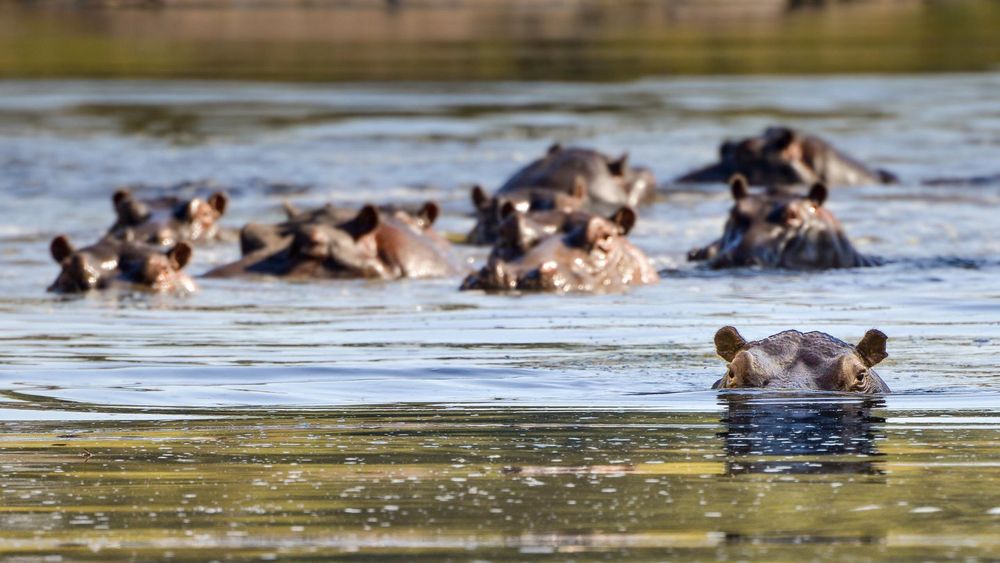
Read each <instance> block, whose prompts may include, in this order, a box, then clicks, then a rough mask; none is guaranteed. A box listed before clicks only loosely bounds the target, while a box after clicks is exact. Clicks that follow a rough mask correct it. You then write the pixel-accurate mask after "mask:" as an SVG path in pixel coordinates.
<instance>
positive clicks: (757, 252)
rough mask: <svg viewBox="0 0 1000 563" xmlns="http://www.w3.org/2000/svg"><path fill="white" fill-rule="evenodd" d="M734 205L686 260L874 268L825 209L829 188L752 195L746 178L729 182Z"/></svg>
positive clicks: (727, 264)
mask: <svg viewBox="0 0 1000 563" xmlns="http://www.w3.org/2000/svg"><path fill="white" fill-rule="evenodd" d="M730 188H731V190H732V194H733V200H734V202H733V207H732V209H731V210H730V213H729V218H728V219H727V220H726V226H725V228H724V230H723V233H722V238H720V239H718V240H716V241H715V242H713V243H712V244H710V245H708V246H706V247H704V248H700V249H695V250H692V251H691V252H689V253H688V260H691V261H706V263H707V264H708V266H709V267H711V268H732V267H741V266H758V267H763V268H787V269H791V270H824V269H830V268H856V267H865V266H877V265H879V264H880V263H881V261H880V260H879V259H878V258H875V257H870V256H865V255H863V254H861V253H859V252H858V251H857V250H855V249H854V245H852V244H851V241H850V240H848V238H847V235H846V234H845V233H844V229H843V227H841V225H840V222H839V221H837V218H836V217H834V215H833V213H831V212H830V211H829V210H828V209H826V208H825V207H823V202H825V201H826V198H827V194H828V190H827V188H826V186H825V185H824V184H814V185H813V186H812V188H811V189H810V190H809V193H808V194H807V195H805V196H801V195H796V194H794V193H791V192H787V191H771V190H769V191H765V192H762V193H756V194H751V193H750V191H749V188H748V186H747V181H746V178H744V177H743V176H740V175H737V176H734V177H733V179H732V180H731V181H730Z"/></svg>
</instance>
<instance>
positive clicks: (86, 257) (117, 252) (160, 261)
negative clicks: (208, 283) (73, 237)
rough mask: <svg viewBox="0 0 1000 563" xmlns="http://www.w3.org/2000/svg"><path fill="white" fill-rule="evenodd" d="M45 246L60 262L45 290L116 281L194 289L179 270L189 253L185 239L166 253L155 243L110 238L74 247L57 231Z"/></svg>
mask: <svg viewBox="0 0 1000 563" xmlns="http://www.w3.org/2000/svg"><path fill="white" fill-rule="evenodd" d="M49 248H50V251H51V253H52V258H53V259H54V260H55V261H56V263H58V264H59V265H60V272H59V276H58V277H57V278H56V280H55V282H53V283H52V285H51V286H50V287H49V291H56V292H60V293H77V292H84V291H89V290H92V289H105V288H108V287H110V286H111V285H112V284H113V283H115V282H118V281H121V282H124V283H131V284H135V285H137V286H142V287H146V288H149V289H152V290H156V291H166V290H175V289H184V290H188V291H190V290H193V289H194V284H193V283H192V282H191V279H190V278H189V277H187V275H186V274H184V273H183V272H182V271H181V270H182V269H183V268H184V266H185V265H187V263H188V262H189V261H190V259H191V254H192V252H191V246H190V245H189V244H188V243H186V242H181V243H177V244H176V245H175V246H174V247H173V248H171V249H170V250H169V251H167V252H166V253H163V252H161V251H160V249H159V248H157V247H153V246H148V245H144V244H137V243H134V242H132V241H130V240H126V241H118V240H115V239H111V238H105V239H103V240H101V241H100V242H98V243H97V244H94V245H91V246H87V247H84V248H81V249H76V248H74V247H73V245H72V243H70V241H69V239H68V238H67V237H66V236H63V235H60V236H58V237H56V238H55V239H53V240H52V244H51V245H50V247H49Z"/></svg>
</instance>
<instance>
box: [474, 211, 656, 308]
mask: <svg viewBox="0 0 1000 563" xmlns="http://www.w3.org/2000/svg"><path fill="white" fill-rule="evenodd" d="M516 219H517V216H513V217H508V221H512V222H508V223H506V224H507V225H514V226H515V227H514V228H515V229H519V228H521V225H520V224H518V223H517V222H516V221H515V220H516ZM634 222H635V212H634V211H632V210H631V209H629V208H626V210H624V211H619V212H618V213H616V214H615V215H614V216H613V217H612V219H605V218H603V217H600V216H597V215H592V216H589V217H588V218H587V220H586V221H583V222H580V223H578V224H576V225H575V227H574V228H573V229H572V230H570V231H569V232H567V233H563V234H556V235H552V236H547V237H541V238H540V240H536V241H529V242H528V243H527V244H526V245H525V246H526V247H527V248H522V249H520V251H521V254H520V255H519V256H517V257H516V258H515V259H513V260H510V261H507V260H504V259H502V258H500V257H499V256H497V255H494V256H491V257H490V259H489V260H488V262H487V264H486V266H484V267H483V268H482V269H481V270H480V271H479V272H477V273H474V274H471V275H469V276H468V277H467V278H466V279H465V281H464V282H463V283H462V287H461V289H463V290H467V289H482V290H487V291H511V290H526V291H554V292H560V293H569V292H577V293H604V292H613V291H622V290H624V289H625V288H626V287H628V286H630V285H639V284H651V283H656V282H657V281H659V276H658V275H657V273H656V270H655V269H653V267H652V265H651V264H650V262H649V258H647V257H646V255H645V254H644V253H643V252H642V251H641V250H639V249H638V248H636V247H635V246H633V245H632V244H631V243H630V242H629V241H628V239H627V238H626V236H625V232H626V231H627V230H628V228H631V224H632V223H634ZM510 236H512V237H513V238H514V239H515V240H517V239H519V238H520V234H519V233H511V234H510ZM515 254H516V252H515Z"/></svg>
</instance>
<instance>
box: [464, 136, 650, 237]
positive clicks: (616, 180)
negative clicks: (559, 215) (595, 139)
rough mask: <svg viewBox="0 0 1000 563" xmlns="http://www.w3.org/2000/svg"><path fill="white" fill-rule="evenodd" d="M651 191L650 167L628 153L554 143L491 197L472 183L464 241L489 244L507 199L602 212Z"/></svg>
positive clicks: (643, 199) (521, 204) (527, 206)
mask: <svg viewBox="0 0 1000 563" xmlns="http://www.w3.org/2000/svg"><path fill="white" fill-rule="evenodd" d="M655 192H656V179H655V178H654V177H653V174H652V172H650V170H649V169H647V168H643V167H633V166H630V165H629V163H628V154H623V155H622V156H620V157H618V158H612V157H609V156H607V155H604V154H602V153H600V152H597V151H595V150H591V149H584V148H576V147H563V146H562V145H560V144H554V145H552V146H551V147H549V150H548V151H547V152H546V154H545V156H543V157H542V158H539V159H537V160H535V161H533V162H531V163H529V164H528V165H527V166H525V167H524V168H521V169H520V170H518V171H517V172H515V173H514V175H513V176H511V177H510V179H508V180H507V181H506V182H505V183H504V184H503V185H502V186H501V187H500V189H498V190H497V192H496V194H494V195H493V196H492V197H489V196H487V194H486V192H485V191H484V190H483V189H482V188H480V187H478V186H477V187H476V188H474V189H473V192H472V203H473V205H474V206H475V209H476V219H477V222H476V226H475V228H473V230H472V232H470V233H469V237H468V242H469V243H470V244H492V243H493V242H494V241H495V240H496V227H497V225H498V224H499V218H498V213H499V211H500V210H501V209H503V207H504V206H505V205H506V204H507V203H508V202H512V203H513V204H514V205H515V206H516V207H517V208H518V210H519V211H549V210H553V209H556V210H563V211H573V210H576V209H581V208H586V209H589V210H590V211H598V212H602V213H606V212H608V211H611V210H613V209H617V208H619V207H621V206H629V207H633V208H635V207H637V206H639V205H641V204H644V203H649V202H651V201H652V200H653V197H654V196H655ZM560 196H569V197H568V198H567V197H560Z"/></svg>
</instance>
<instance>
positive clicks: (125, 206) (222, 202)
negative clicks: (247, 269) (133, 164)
mask: <svg viewBox="0 0 1000 563" xmlns="http://www.w3.org/2000/svg"><path fill="white" fill-rule="evenodd" d="M111 202H112V204H113V205H114V208H115V214H116V216H117V218H116V220H115V224H114V225H112V226H111V228H110V229H109V230H108V234H109V235H112V236H115V237H118V238H122V237H123V236H124V233H125V232H126V231H127V232H128V233H130V236H132V237H134V239H135V240H137V241H141V242H146V243H149V244H158V245H161V246H173V245H175V244H177V243H178V242H182V241H183V242H204V241H208V240H214V239H215V238H217V237H218V235H219V225H218V221H219V218H220V217H222V215H223V214H224V213H225V212H226V206H227V205H228V203H229V196H227V195H226V194H225V193H224V192H215V193H213V194H212V195H210V196H208V198H206V199H202V198H200V197H193V198H186V199H185V198H178V197H173V196H167V197H159V198H155V199H139V198H137V197H135V195H133V194H132V192H131V191H129V190H127V189H121V190H118V191H116V192H115V193H114V195H113V196H112V198H111Z"/></svg>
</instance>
